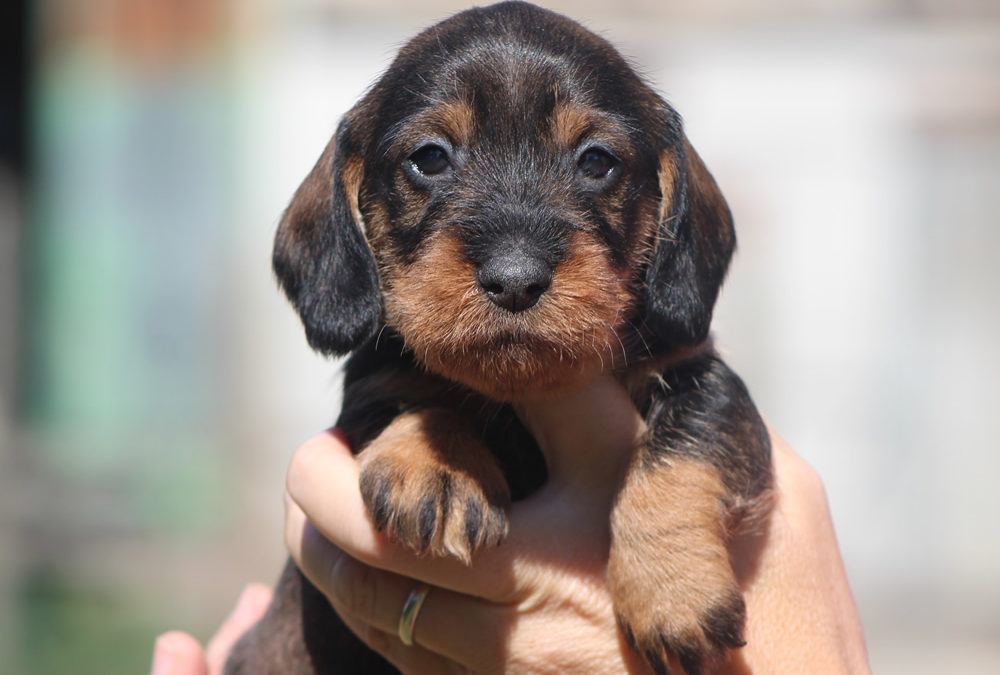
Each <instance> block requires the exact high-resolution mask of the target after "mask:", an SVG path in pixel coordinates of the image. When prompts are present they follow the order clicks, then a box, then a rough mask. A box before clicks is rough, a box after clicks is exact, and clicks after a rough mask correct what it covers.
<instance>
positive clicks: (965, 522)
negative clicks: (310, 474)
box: [0, 0, 1000, 675]
mask: <svg viewBox="0 0 1000 675" xmlns="http://www.w3.org/2000/svg"><path fill="white" fill-rule="evenodd" d="M542 4H545V5H548V6H550V7H552V8H554V9H557V10H560V11H564V12H566V13H568V14H570V15H571V16H573V17H574V18H577V19H580V20H582V21H583V22H584V23H586V24H587V25H588V26H589V27H591V28H593V29H596V30H598V31H599V32H601V33H602V34H604V35H605V36H607V37H608V38H610V39H611V40H612V41H613V42H615V43H616V44H617V45H618V46H619V47H620V48H621V49H622V51H623V52H624V53H626V54H627V55H628V56H629V57H631V58H632V59H633V61H634V62H635V63H636V64H639V66H640V67H641V69H642V71H643V72H644V73H645V74H646V76H647V77H648V79H649V80H650V81H651V82H652V83H653V84H654V85H655V86H656V87H657V88H658V89H659V90H660V91H661V92H662V93H663V94H664V95H665V96H666V97H667V98H668V99H669V100H670V101H671V102H672V103H673V104H674V105H675V107H676V108H677V109H678V110H679V111H680V112H681V113H682V114H683V115H684V116H685V118H686V119H687V128H688V135H689V137H690V138H691V140H692V142H693V144H694V145H695V146H696V147H697V148H698V150H699V152H700V153H701V155H702V157H703V158H704V159H705V161H706V163H707V165H708V166H709V168H710V169H711V170H712V171H713V172H714V173H715V175H716V177H717V179H718V181H719V183H720V184H721V186H722V189H723V191H724V192H725V194H726V195H727V197H728V199H729V203H730V205H731V207H732V210H733V212H734V214H735V216H736V221H737V228H738V231H739V234H740V237H741V239H740V241H741V248H740V251H739V253H738V256H737V259H736V262H735V264H734V266H733V268H732V271H731V274H730V277H729V282H728V285H727V287H726V289H725V290H724V292H723V296H722V299H721V301H720V305H719V309H718V312H717V319H716V331H717V335H718V341H719V343H720V345H721V347H722V349H723V351H724V353H725V354H726V355H727V357H728V358H729V360H730V362H731V363H732V364H733V365H734V366H735V367H736V369H737V370H738V371H739V372H740V373H741V374H742V375H743V376H744V378H745V380H746V381H747V383H748V385H749V387H750V389H751V391H752V393H753V394H754V396H755V398H756V400H757V402H758V404H759V406H760V408H761V409H762V411H763V412H764V414H765V415H766V416H767V417H768V419H769V420H770V421H771V423H772V424H773V425H774V426H775V427H776V428H777V429H778V430H779V431H780V432H781V433H782V434H783V435H784V436H786V437H787V438H788V439H789V440H790V441H791V442H792V444H793V445H794V446H795V447H796V448H797V450H798V451H799V452H800V453H801V454H802V455H803V456H805V457H806V459H808V460H809V461H810V462H811V463H812V464H813V465H814V466H815V467H816V468H817V469H818V470H819V471H820V473H821V474H822V476H823V478H824V480H825V482H826V485H827V488H828V492H829V498H830V502H831V505H832V509H833V513H834V518H835V522H836V525H837V528H838V533H839V536H840V541H841V545H842V550H843V555H844V558H845V561H846V565H847V569H848V573H849V575H850V577H851V580H852V583H853V587H854V592H855V594H856V597H857V601H858V605H859V607H860V610H861V614H862V619H863V621H864V625H865V628H866V633H867V637H868V646H869V650H870V654H871V660H872V665H873V666H874V668H875V671H876V672H879V673H910V674H912V673H932V672H934V673H937V672H948V673H979V672H981V673H987V672H989V673H995V672H1000V526H998V521H1000V518H998V516H1000V452H998V450H1000V443H998V441H997V438H998V436H1000V411H998V405H1000V395H998V394H997V388H998V382H1000V339H998V337H997V334H998V332H1000V313H998V300H997V290H998V289H1000V262H998V260H997V258H998V256H1000V216H998V214H1000V4H998V3H996V2H995V0H982V1H976V0H941V1H939V2H938V1H933V0H811V1H809V2H797V1H793V0H709V1H706V0H669V1H662V0H661V1H655V0H618V1H617V2H614V3H607V2H598V1H597V0H576V1H575V2H569V1H561V2H543V3H542ZM465 6H466V5H465V4H464V3H458V2H449V1H445V0H437V1H434V2H423V3H419V4H417V3H413V2H402V1H400V0H340V1H336V0H331V1H323V0H242V1H237V0H40V1H38V2H27V1H26V0H6V3H5V4H4V5H3V9H2V10H0V12H2V15H0V24H2V27H0V31H2V35H3V37H2V39H0V50H2V51H3V58H2V60H0V73H2V75H0V77H2V81H0V86H2V92H0V105H2V109H0V142H2V165H0V670H2V671H3V672H4V673H12V674H15V675H17V674H25V675H34V674H41V673H68V672H73V673H102V674H106V673H112V674H113V673H136V672H143V671H145V670H146V669H147V668H148V663H149V656H150V652H151V647H152V642H153V638H154V636H155V635H156V634H158V633H160V632H162V631H165V630H167V629H170V628H184V629H186V630H188V631H191V632H193V633H194V634H195V635H196V636H198V637H199V638H201V639H206V638H207V637H208V636H209V635H210V634H211V632H212V631H213V629H214V628H215V627H216V626H217V625H218V623H219V622H220V620H221V618H222V617H223V616H224V614H225V613H226V612H227V610H228V609H229V607H230V606H231V604H232V602H233V600H234V599H235V597H236V595H237V594H238V592H239V590H240V589H241V587H242V586H243V585H244V584H245V583H246V582H248V581H251V580H261V581H268V582H270V581H273V580H274V578H275V577H276V575H277V573H278V571H279V569H280V566H281V563H282V560H283V559H284V551H283V548H282V544H281V535H280V517H281V511H282V509H281V494H282V490H283V480H284V470H285V464H286V462H287V460H288V458H289V456H290V455H291V453H292V452H293V451H294V449H295V448H296V447H297V445H298V444H299V443H300V442H301V441H302V440H304V439H305V438H307V437H309V436H311V435H312V434H313V433H315V432H316V431H318V430H320V429H323V428H325V427H326V426H327V425H329V424H330V423H331V422H332V420H333V419H334V416H335V412H336V409H337V407H338V405H339V403H338V387H337V366H336V364H334V363H331V362H328V361H324V360H322V359H320V358H318V357H316V356H314V355H313V354H311V353H310V352H309V351H308V349H307V347H306V343H305V340H304V338H303V336H302V334H301V329H300V326H299V324H298V320H297V319H296V317H295V316H294V314H293V312H292V311H291V309H289V307H287V306H286V304H285V302H284V301H283V300H282V298H281V297H280V295H279V293H278V291H277V289H276V287H275V284H274V282H273V279H272V277H271V273H270V270H269V251H270V246H271V237H272V233H273V230H274V227H275V225H276V222H277V218H278V216H279V214H280V212H281V210H282V208H283V207H284V205H285V204H286V202H287V200H288V199H289V197H290V196H291V194H292V192H293V190H294V189H295V187H296V186H297V185H298V182H299V181H300V180H301V179H302V177H303V176H304V175H305V174H306V172H307V171H308V170H309V168H310V167H311V166H312V164H313V162H314V161H315V159H316V157H317V156H318V155H319V153H320V151H321V149H322V148H323V146H324V144H325V143H326V140H327V139H328V137H329V136H330V134H331V133H332V131H333V129H334V127H335V124H336V121H337V119H338V117H339V115H341V114H342V113H343V112H344V111H345V110H346V109H347V108H348V107H349V106H350V105H351V104H352V103H353V102H354V101H355V100H356V99H357V98H358V97H359V96H360V94H361V93H362V92H363V91H364V89H365V87H366V86H367V85H368V84H370V83H371V82H372V81H373V80H374V78H375V77H376V76H377V75H378V73H379V72H380V71H381V70H382V69H383V68H384V67H385V66H386V65H387V63H388V61H389V59H390V58H391V56H392V55H393V53H394V51H395V49H396V48H397V47H398V46H399V45H400V44H401V43H402V42H403V41H404V40H405V39H406V38H407V37H409V36H410V35H412V34H413V33H414V32H415V31H417V30H418V29H420V28H421V27H423V26H426V25H428V24H429V23H431V22H433V21H435V20H437V19H440V18H443V17H445V16H447V15H449V14H451V13H452V12H454V11H456V10H458V9H462V8H464V7H465Z"/></svg>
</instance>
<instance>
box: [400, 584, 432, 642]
mask: <svg viewBox="0 0 1000 675" xmlns="http://www.w3.org/2000/svg"><path fill="white" fill-rule="evenodd" d="M430 591H431V587H430V586H428V585H427V584H420V585H419V586H417V587H416V588H414V589H413V590H412V591H410V594H409V595H408V596H406V602H404V603H403V613H402V614H400V615H399V639H400V640H402V641H403V644H404V645H406V646H407V647H409V646H411V645H412V644H413V626H414V624H416V623H417V614H419V613H420V608H421V607H422V606H423V604H424V600H425V599H426V598H427V594H428V593H430Z"/></svg>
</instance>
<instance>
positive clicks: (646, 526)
mask: <svg viewBox="0 0 1000 675" xmlns="http://www.w3.org/2000/svg"><path fill="white" fill-rule="evenodd" d="M721 494H722V488H721V484H720V482H719V478H718V475H717V474H716V473H715V471H714V469H712V468H711V467H708V466H705V465H703V464H700V463H698V462H690V463H689V464H687V465H684V464H683V463H677V464H675V465H674V466H672V467H658V468H651V469H644V470H641V471H640V473H639V474H636V475H631V476H630V477H629V479H628V480H627V481H626V485H625V487H624V489H623V490H622V493H621V494H620V495H619V500H618V503H617V504H616V506H615V511H614V513H613V515H612V544H611V554H610V560H609V563H608V581H609V584H610V587H611V594H612V600H613V602H614V607H615V615H616V618H617V620H618V625H619V627H620V628H621V630H622V633H624V635H625V638H626V639H627V640H628V642H629V644H630V645H631V646H632V648H633V649H635V650H636V651H637V652H638V653H639V654H641V655H642V656H643V657H644V658H645V659H646V661H647V662H648V663H649V665H650V666H651V667H652V668H653V670H654V671H655V672H657V673H669V672H671V671H672V670H673V671H674V672H676V668H677V667H678V666H679V668H680V669H681V670H683V671H684V672H686V673H690V674H691V675H694V674H695V673H701V672H703V670H704V669H705V668H706V667H708V666H710V665H712V664H715V663H718V662H719V661H721V660H723V659H724V658H725V655H726V651H727V650H728V649H731V648H737V647H742V646H743V645H744V644H745V643H744V641H743V627H744V622H745V617H746V610H745V606H744V603H743V597H742V595H741V594H740V592H739V589H738V587H737V585H736V579H735V577H734V575H733V571H732V567H731V566H730V563H729V554H728V551H727V550H726V542H725V536H724V532H725V529H724V522H725V509H724V508H723V505H722V500H721V499H720V496H721Z"/></svg>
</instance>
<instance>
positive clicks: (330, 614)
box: [223, 560, 399, 675]
mask: <svg viewBox="0 0 1000 675" xmlns="http://www.w3.org/2000/svg"><path fill="white" fill-rule="evenodd" d="M223 672H224V673H225V675H355V674H356V673H365V675H393V674H397V675H398V673H399V671H398V670H397V669H396V668H394V667H393V666H392V665H391V664H390V663H389V662H388V661H386V660H385V659H383V658H382V657H381V656H379V655H378V654H376V653H375V652H373V651H372V650H371V649H369V648H368V647H367V645H365V644H364V643H363V642H361V640H359V639H358V638H357V637H356V636H355V635H354V633H352V632H351V631H350V630H349V629H348V628H347V626H346V625H344V623H343V622H342V621H341V620H340V617H338V616H337V614H336V612H334V611H333V606H332V605H331V604H330V601H329V600H327V599H326V596H324V595H323V594H322V593H321V592H320V591H319V590H317V589H316V587H315V586H313V585H312V584H311V583H309V580H308V579H306V578H305V576H303V575H302V572H300V571H299V568H298V567H296V566H295V563H293V562H292V561H291V560H289V561H288V563H287V564H286V565H285V570H284V571H283V572H282V574H281V579H279V580H278V584H277V586H276V587H275V589H274V599H273V600H272V601H271V605H270V606H269V607H268V608H267V613H266V614H264V616H263V617H262V618H261V619H260V621H258V622H257V623H256V624H255V625H254V626H253V627H252V628H251V629H250V630H248V631H247V632H246V633H244V634H243V636H242V637H241V638H240V639H239V640H238V641H237V642H236V644H235V645H234V646H233V649H232V651H231V652H230V654H229V658H228V660H227V661H226V667H225V669H224V670H223Z"/></svg>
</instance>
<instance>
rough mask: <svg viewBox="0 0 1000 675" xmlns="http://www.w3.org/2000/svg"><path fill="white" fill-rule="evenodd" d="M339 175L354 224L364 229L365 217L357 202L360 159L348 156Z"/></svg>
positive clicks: (359, 185)
mask: <svg viewBox="0 0 1000 675" xmlns="http://www.w3.org/2000/svg"><path fill="white" fill-rule="evenodd" d="M341 175H342V176H343V179H344V194H345V195H347V205H348V206H349V207H350V209H351V215H352V216H354V222H355V224H356V225H357V226H358V227H360V228H361V231H362V232H364V230H365V219H364V217H362V215H361V208H360V205H359V203H358V200H359V195H360V191H361V177H362V167H361V160H360V159H359V158H357V157H348V158H347V159H345V160H344V167H343V169H342V173H341Z"/></svg>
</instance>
